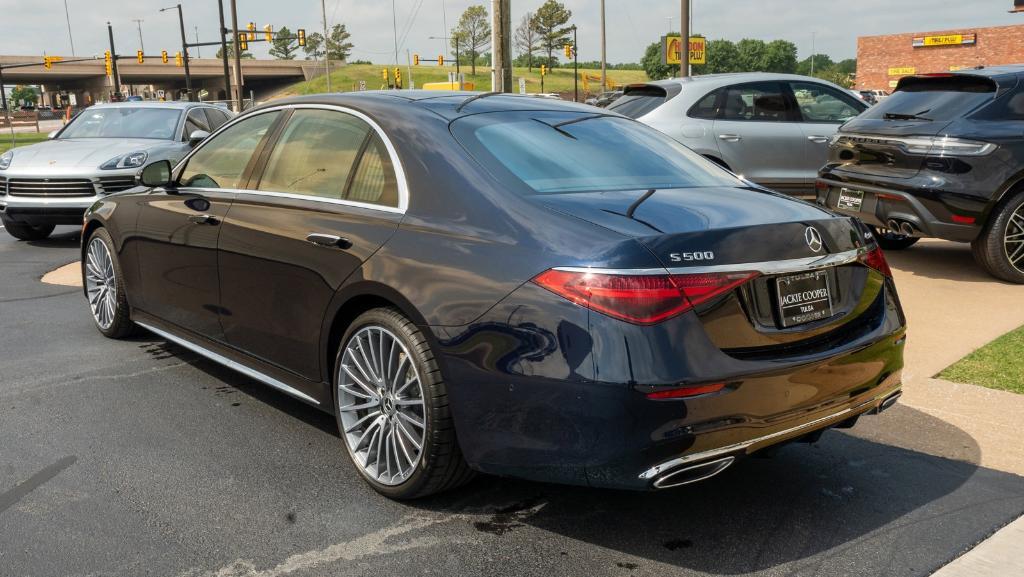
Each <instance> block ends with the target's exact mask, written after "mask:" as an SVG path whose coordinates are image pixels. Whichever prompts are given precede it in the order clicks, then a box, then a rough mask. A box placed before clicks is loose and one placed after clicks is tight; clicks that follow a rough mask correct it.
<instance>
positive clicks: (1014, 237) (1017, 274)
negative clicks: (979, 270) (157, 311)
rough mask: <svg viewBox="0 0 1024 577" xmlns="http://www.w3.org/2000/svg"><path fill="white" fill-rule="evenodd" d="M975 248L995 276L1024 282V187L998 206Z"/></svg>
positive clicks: (976, 258) (976, 256) (982, 263)
mask: <svg viewBox="0 0 1024 577" xmlns="http://www.w3.org/2000/svg"><path fill="white" fill-rule="evenodd" d="M971 249H972V250H973V252H974V259H975V260H976V261H978V264H980V265H981V266H983V267H985V270H987V271H988V272H989V274H991V275H992V276H994V277H996V278H999V279H1002V280H1005V281H1009V282H1012V283H1017V284H1024V190H1021V191H1018V192H1017V194H1015V195H1013V196H1011V197H1010V198H1009V200H1008V201H1006V202H1003V203H1002V204H1001V205H1000V206H999V207H998V208H997V209H996V211H995V212H994V214H993V216H992V217H991V218H989V221H988V224H987V225H986V226H985V229H984V230H983V231H982V233H981V235H980V236H979V237H978V238H977V239H976V240H975V241H974V242H973V243H971Z"/></svg>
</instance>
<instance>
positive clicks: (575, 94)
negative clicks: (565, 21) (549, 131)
mask: <svg viewBox="0 0 1024 577" xmlns="http://www.w3.org/2000/svg"><path fill="white" fill-rule="evenodd" d="M572 101H573V102H579V101H580V51H579V50H577V49H576V25H575V24H573V25H572Z"/></svg>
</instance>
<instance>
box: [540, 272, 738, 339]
mask: <svg viewBox="0 0 1024 577" xmlns="http://www.w3.org/2000/svg"><path fill="white" fill-rule="evenodd" d="M755 276H757V273H749V272H742V273H721V274H692V275H687V274H676V275H670V274H663V275H657V274H655V275H647V274H636V275H634V274H609V273H603V272H600V271H596V270H595V271H580V270H558V269H551V270H547V271H544V272H542V273H541V274H539V275H537V276H536V277H534V278H533V282H534V283H536V284H537V285H539V286H541V287H543V288H546V289H547V290H549V291H551V292H553V293H555V294H557V295H559V296H561V297H563V298H566V299H568V300H570V301H572V302H574V303H576V304H578V305H580V306H584V307H587V308H589V309H591V310H595V311H597V312H600V313H604V314H606V315H608V316H610V317H614V318H617V319H620V320H624V321H626V322H629V323H633V324H638V325H653V324H656V323H659V322H661V321H664V320H666V319H670V318H672V317H674V316H678V315H680V314H682V313H684V312H686V311H688V310H690V309H691V308H693V307H694V306H696V305H698V304H700V303H703V302H706V301H708V300H710V299H712V298H714V297H716V296H718V295H721V294H725V293H727V292H729V291H731V290H733V289H734V288H736V287H738V286H739V285H741V284H743V283H745V282H747V281H748V280H750V279H752V278H754V277H755Z"/></svg>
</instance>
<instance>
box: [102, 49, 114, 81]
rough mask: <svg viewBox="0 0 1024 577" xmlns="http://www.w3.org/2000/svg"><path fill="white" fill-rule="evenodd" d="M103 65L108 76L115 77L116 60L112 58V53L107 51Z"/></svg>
mask: <svg viewBox="0 0 1024 577" xmlns="http://www.w3.org/2000/svg"><path fill="white" fill-rule="evenodd" d="M103 64H104V68H106V70H107V76H113V75H114V60H113V59H112V58H111V57H110V51H109V50H107V51H106V52H104V53H103Z"/></svg>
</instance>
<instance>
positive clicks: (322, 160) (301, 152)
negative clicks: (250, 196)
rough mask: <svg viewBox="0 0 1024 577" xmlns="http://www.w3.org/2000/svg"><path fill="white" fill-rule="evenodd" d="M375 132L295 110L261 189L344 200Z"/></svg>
mask: <svg viewBox="0 0 1024 577" xmlns="http://www.w3.org/2000/svg"><path fill="white" fill-rule="evenodd" d="M370 131H371V129H370V126H369V125H368V124H366V123H365V122H363V121H362V120H360V119H358V118H356V117H354V116H352V115H349V114H345V113H342V112H336V111H333V110H302V109H300V110H296V111H295V113H294V114H292V117H291V119H290V120H289V121H288V126H287V127H286V128H285V130H284V132H283V133H282V134H281V138H280V139H279V140H278V142H277V144H276V145H275V146H274V151H273V153H271V155H270V159H269V160H267V167H266V169H264V171H263V177H262V178H261V179H260V184H259V186H258V188H259V189H260V190H266V191H270V192H286V193H291V194H303V195H308V196H319V197H324V198H333V199H337V200H340V199H342V198H343V197H344V195H345V185H346V183H348V180H349V174H350V173H351V172H352V166H353V164H354V163H355V161H356V158H357V157H358V155H359V152H360V151H361V150H362V148H363V143H364V142H365V141H366V138H367V136H368V135H369V133H370Z"/></svg>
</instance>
